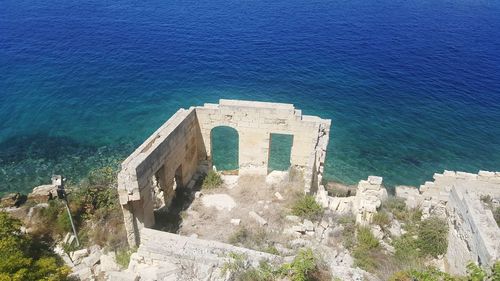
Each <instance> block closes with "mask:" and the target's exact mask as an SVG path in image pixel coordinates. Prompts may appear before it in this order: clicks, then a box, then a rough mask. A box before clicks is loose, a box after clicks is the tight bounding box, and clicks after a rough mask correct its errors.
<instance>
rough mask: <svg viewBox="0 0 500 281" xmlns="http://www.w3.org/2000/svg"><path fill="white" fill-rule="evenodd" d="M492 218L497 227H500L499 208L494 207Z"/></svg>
mask: <svg viewBox="0 0 500 281" xmlns="http://www.w3.org/2000/svg"><path fill="white" fill-rule="evenodd" d="M493 218H494V219H495V221H496V222H497V225H498V227H500V207H496V208H495V210H493Z"/></svg>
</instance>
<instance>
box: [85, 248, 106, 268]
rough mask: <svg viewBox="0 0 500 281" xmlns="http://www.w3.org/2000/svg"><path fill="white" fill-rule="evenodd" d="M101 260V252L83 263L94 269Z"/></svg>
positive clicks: (95, 253)
mask: <svg viewBox="0 0 500 281" xmlns="http://www.w3.org/2000/svg"><path fill="white" fill-rule="evenodd" d="M100 258H101V252H100V251H96V252H93V253H91V254H90V255H89V256H88V257H85V258H83V259H82V263H83V264H86V265H87V266H89V267H92V266H94V265H95V264H96V263H98V262H99V260H100Z"/></svg>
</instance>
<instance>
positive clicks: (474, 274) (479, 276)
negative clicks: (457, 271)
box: [467, 262, 486, 281]
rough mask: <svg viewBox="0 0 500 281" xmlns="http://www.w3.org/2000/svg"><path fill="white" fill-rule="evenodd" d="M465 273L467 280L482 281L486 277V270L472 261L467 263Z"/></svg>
mask: <svg viewBox="0 0 500 281" xmlns="http://www.w3.org/2000/svg"><path fill="white" fill-rule="evenodd" d="M467 275H468V277H469V278H468V279H469V281H483V280H485V279H486V272H484V270H483V269H482V268H481V267H479V266H478V265H477V264H475V263H473V262H470V263H468V264H467Z"/></svg>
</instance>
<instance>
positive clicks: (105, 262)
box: [100, 252, 120, 272]
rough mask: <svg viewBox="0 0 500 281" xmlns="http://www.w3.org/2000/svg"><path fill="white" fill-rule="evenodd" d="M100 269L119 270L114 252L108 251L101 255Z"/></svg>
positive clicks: (106, 270)
mask: <svg viewBox="0 0 500 281" xmlns="http://www.w3.org/2000/svg"><path fill="white" fill-rule="evenodd" d="M100 261H101V271H105V272H108V271H119V270H120V266H119V265H118V264H117V263H116V260H115V253H113V252H109V253H107V254H104V255H101V257H100Z"/></svg>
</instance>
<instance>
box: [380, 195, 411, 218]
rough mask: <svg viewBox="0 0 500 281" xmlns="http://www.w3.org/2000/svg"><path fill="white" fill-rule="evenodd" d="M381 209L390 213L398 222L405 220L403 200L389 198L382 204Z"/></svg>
mask: <svg viewBox="0 0 500 281" xmlns="http://www.w3.org/2000/svg"><path fill="white" fill-rule="evenodd" d="M381 208H382V209H384V210H387V211H388V212H390V213H392V214H393V215H394V216H395V217H396V219H398V220H406V219H407V215H408V212H407V210H406V203H405V200H404V199H403V198H399V197H393V196H391V197H389V198H387V199H386V200H385V201H383V202H382V206H381Z"/></svg>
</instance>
